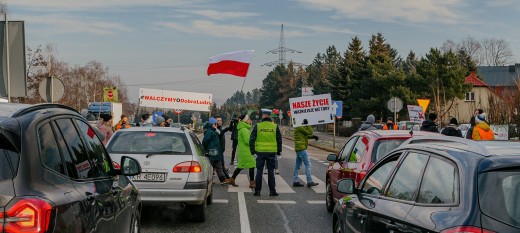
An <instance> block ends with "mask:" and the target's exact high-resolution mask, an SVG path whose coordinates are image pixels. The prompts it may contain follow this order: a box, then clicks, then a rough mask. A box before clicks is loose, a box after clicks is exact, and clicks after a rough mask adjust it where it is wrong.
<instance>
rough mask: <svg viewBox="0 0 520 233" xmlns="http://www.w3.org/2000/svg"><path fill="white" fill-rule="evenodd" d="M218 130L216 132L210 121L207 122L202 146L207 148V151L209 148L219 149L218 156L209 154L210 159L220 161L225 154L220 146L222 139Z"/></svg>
mask: <svg viewBox="0 0 520 233" xmlns="http://www.w3.org/2000/svg"><path fill="white" fill-rule="evenodd" d="M218 138H219V136H218V134H217V132H215V128H213V126H211V124H210V123H206V125H204V138H203V139H202V146H204V149H205V150H206V153H207V152H208V151H209V149H217V150H218V151H219V153H218V154H219V155H218V156H208V159H209V160H210V161H218V160H221V159H222V158H224V154H223V152H222V149H221V148H220V141H219V139H218Z"/></svg>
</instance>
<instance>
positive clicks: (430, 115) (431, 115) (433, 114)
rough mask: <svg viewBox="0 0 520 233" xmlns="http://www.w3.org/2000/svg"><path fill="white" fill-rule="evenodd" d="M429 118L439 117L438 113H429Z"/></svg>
mask: <svg viewBox="0 0 520 233" xmlns="http://www.w3.org/2000/svg"><path fill="white" fill-rule="evenodd" d="M428 119H430V120H432V121H434V120H435V119H437V114H435V113H433V112H432V113H430V114H428Z"/></svg>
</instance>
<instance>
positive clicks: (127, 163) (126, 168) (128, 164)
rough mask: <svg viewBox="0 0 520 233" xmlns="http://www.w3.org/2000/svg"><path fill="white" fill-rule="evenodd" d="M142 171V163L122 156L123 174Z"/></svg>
mask: <svg viewBox="0 0 520 233" xmlns="http://www.w3.org/2000/svg"><path fill="white" fill-rule="evenodd" d="M139 173H141V165H139V162H137V160H136V159H134V158H130V157H128V156H123V157H121V175H124V176H135V175H137V174H139Z"/></svg>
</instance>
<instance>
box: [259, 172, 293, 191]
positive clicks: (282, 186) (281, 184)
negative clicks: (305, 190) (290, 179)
mask: <svg viewBox="0 0 520 233" xmlns="http://www.w3.org/2000/svg"><path fill="white" fill-rule="evenodd" d="M263 178H264V183H263V184H262V188H263V187H267V188H268V187H269V185H268V178H267V175H263ZM274 180H275V184H276V192H278V193H295V192H294V190H293V189H292V188H291V186H290V185H289V184H287V182H285V180H284V179H283V178H282V177H281V176H280V175H274ZM268 189H269V188H268Z"/></svg>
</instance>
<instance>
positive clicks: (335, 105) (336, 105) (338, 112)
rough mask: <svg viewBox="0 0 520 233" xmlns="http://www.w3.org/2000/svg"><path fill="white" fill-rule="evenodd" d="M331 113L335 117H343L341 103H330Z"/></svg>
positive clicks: (334, 101) (337, 101) (336, 101)
mask: <svg viewBox="0 0 520 233" xmlns="http://www.w3.org/2000/svg"><path fill="white" fill-rule="evenodd" d="M332 111H333V112H334V113H335V115H336V117H337V118H338V119H339V118H342V117H343V101H339V100H333V101H332Z"/></svg>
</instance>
